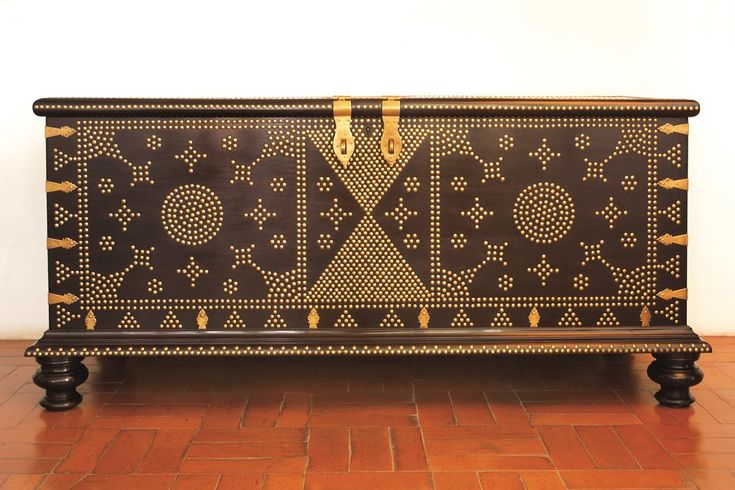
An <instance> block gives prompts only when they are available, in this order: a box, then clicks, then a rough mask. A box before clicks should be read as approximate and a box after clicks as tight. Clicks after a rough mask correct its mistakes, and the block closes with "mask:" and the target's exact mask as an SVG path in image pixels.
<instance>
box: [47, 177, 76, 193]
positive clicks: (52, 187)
mask: <svg viewBox="0 0 735 490" xmlns="http://www.w3.org/2000/svg"><path fill="white" fill-rule="evenodd" d="M76 188H77V186H76V185H75V184H72V183H71V182H69V181H68V180H65V181H64V182H52V181H50V180H47V181H46V192H63V193H64V194H68V193H70V192H71V191H73V190H74V189H76Z"/></svg>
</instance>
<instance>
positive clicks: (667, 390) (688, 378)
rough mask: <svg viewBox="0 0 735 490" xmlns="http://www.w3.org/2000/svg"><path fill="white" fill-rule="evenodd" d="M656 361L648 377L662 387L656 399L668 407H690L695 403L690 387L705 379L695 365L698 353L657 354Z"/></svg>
mask: <svg viewBox="0 0 735 490" xmlns="http://www.w3.org/2000/svg"><path fill="white" fill-rule="evenodd" d="M653 357H655V358H656V360H655V361H653V362H652V363H651V365H650V366H648V377H649V378H651V379H652V380H653V381H655V382H656V383H658V384H660V385H661V389H660V390H659V391H658V392H656V395H655V396H656V399H657V400H658V401H659V403H661V405H664V406H666V407H675V408H682V407H688V406H689V405H691V404H692V403H693V402H694V397H692V395H691V394H690V393H689V387H691V386H694V385H696V384H699V383H700V382H701V381H702V378H704V375H703V374H702V370H701V369H699V368H698V367H697V365H696V363H695V361H696V360H697V359H699V353H697V352H674V353H655V354H653Z"/></svg>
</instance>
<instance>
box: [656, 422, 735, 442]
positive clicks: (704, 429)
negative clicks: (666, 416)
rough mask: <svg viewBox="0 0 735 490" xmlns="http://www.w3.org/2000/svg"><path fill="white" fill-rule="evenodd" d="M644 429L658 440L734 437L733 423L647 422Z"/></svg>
mask: <svg viewBox="0 0 735 490" xmlns="http://www.w3.org/2000/svg"><path fill="white" fill-rule="evenodd" d="M646 429H648V431H649V432H650V433H651V434H653V436H654V437H655V438H656V439H658V440H659V441H666V440H670V439H698V438H710V437H712V438H732V437H735V424H696V425H685V424H677V425H668V424H652V425H648V424H647V425H646Z"/></svg>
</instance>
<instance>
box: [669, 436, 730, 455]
mask: <svg viewBox="0 0 735 490" xmlns="http://www.w3.org/2000/svg"><path fill="white" fill-rule="evenodd" d="M661 444H662V445H663V447H664V448H666V450H667V451H669V452H670V453H671V454H683V453H699V454H707V453H715V454H717V453H720V454H726V453H729V454H733V453H735V438H724V437H719V438H716V437H700V438H698V439H670V440H664V441H661ZM733 457H735V456H733Z"/></svg>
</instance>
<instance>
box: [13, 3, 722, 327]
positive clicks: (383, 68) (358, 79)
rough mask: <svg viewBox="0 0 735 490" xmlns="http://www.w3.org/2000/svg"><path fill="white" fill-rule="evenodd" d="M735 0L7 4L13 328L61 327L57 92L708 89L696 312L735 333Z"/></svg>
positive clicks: (693, 210) (693, 286) (692, 271)
mask: <svg viewBox="0 0 735 490" xmlns="http://www.w3.org/2000/svg"><path fill="white" fill-rule="evenodd" d="M733 59H735V1H732V0H720V1H717V0H709V1H706V0H699V1H690V0H659V1H654V0H649V1H645V0H625V1H622V0H615V1H607V2H603V1H591V0H573V1H571V0H567V1H562V0H554V1H551V0H547V1H544V0H527V1H508V2H503V5H499V4H497V5H493V4H492V3H491V2H489V1H477V2H471V1H469V0H453V1H449V2H438V1H427V0H423V1H410V2H400V1H398V0H393V1H382V0H370V1H362V2H349V1H342V2H329V1H323V0H309V1H295V2H291V3H289V2H284V1H275V0H266V1H258V2H252V4H248V2H227V3H226V2H217V1H214V0H208V1H206V2H205V1H199V2H192V3H191V4H187V3H186V2H184V1H178V2H171V3H170V4H167V3H166V2H155V1H152V0H147V1H138V0H126V1H122V2H104V1H99V0H97V1H74V0H63V1H58V0H53V1H28V0H0V101H1V103H0V185H1V186H2V187H1V190H0V209H1V211H2V212H1V213H0V308H1V309H0V337H5V338H14V337H27V338H30V337H35V336H38V335H40V334H41V332H42V331H43V330H44V329H46V327H47V317H46V314H47V313H46V311H47V310H46V306H45V305H46V292H47V287H48V286H47V281H46V251H45V240H44V239H45V236H46V233H45V223H44V221H45V211H44V206H45V204H44V203H45V195H44V190H43V182H44V140H43V126H44V122H43V120H42V119H41V118H38V117H35V116H33V114H32V112H31V103H32V102H33V100H35V99H36V98H38V97H44V96H127V97H144V96H168V97H174V96H181V97H196V96H202V97H214V96H224V97H238V96H239V97H248V96H269V95H273V96H298V95H332V94H351V95H373V94H377V95H380V94H420V95H432V94H447V95H467V94H486V95H642V96H652V97H682V98H695V99H697V100H699V102H700V103H701V105H702V113H701V114H700V116H698V117H697V118H695V119H693V120H692V121H691V130H690V135H691V146H690V151H691V153H690V162H691V171H690V181H691V191H690V193H689V196H690V205H691V206H690V228H689V235H690V247H689V253H690V261H689V291H690V301H689V323H690V324H691V325H693V326H695V327H696V328H697V329H698V330H699V332H701V333H708V334H712V333H735V316H734V315H733V314H732V311H733V301H734V299H735V259H734V258H733V250H734V249H735V218H734V215H735V197H734V196H735V144H734V143H733V140H734V139H735V103H734V101H735V95H734V92H735V77H733V68H732V67H733Z"/></svg>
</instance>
